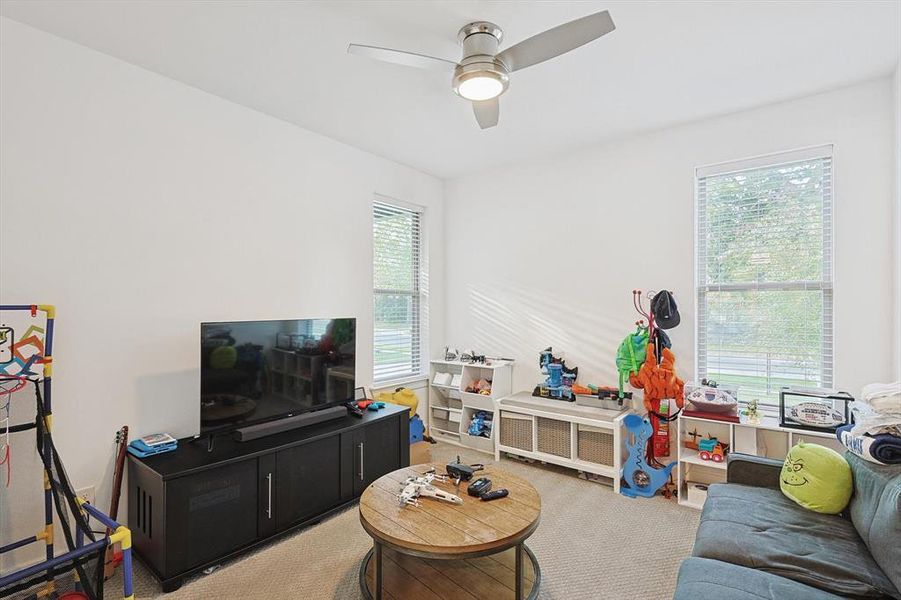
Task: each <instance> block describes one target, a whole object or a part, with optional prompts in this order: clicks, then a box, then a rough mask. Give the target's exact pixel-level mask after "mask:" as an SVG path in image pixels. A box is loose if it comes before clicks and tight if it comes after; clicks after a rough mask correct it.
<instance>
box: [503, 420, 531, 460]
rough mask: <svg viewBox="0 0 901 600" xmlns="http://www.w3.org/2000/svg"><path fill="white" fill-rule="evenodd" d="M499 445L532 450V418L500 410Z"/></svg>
mask: <svg viewBox="0 0 901 600" xmlns="http://www.w3.org/2000/svg"><path fill="white" fill-rule="evenodd" d="M501 445H502V446H508V447H510V448H519V449H520V450H527V451H529V452H531V451H532V418H531V417H525V418H523V417H522V416H519V415H515V413H508V412H504V411H501Z"/></svg>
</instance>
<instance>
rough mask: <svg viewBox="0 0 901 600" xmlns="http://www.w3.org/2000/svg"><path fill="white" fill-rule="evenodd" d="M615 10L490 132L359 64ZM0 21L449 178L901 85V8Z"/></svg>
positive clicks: (436, 96) (724, 6)
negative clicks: (879, 81)
mask: <svg viewBox="0 0 901 600" xmlns="http://www.w3.org/2000/svg"><path fill="white" fill-rule="evenodd" d="M603 9H608V10H610V13H611V15H612V16H613V19H614V21H615V23H616V25H617V29H616V31H614V32H613V33H611V34H609V35H608V36H605V37H604V38H601V39H600V40H597V41H595V42H593V43H591V44H588V45H587V46H584V47H582V48H579V49H577V50H575V51H573V52H571V53H570V54H567V55H565V56H562V57H559V58H557V59H554V60H552V61H548V62H546V63H543V64H540V65H537V66H534V67H531V68H529V69H526V70H523V71H520V72H517V73H514V74H513V76H512V80H511V85H510V89H509V90H508V91H507V93H506V94H504V96H502V97H501V117H500V124H499V125H498V127H495V128H493V129H488V130H484V131H483V130H480V129H479V127H478V126H477V125H476V122H475V120H474V118H473V116H472V111H471V109H470V107H469V105H468V103H466V102H465V101H463V100H461V99H460V98H458V97H456V96H455V95H454V94H453V92H452V91H451V89H450V81H449V77H444V76H443V75H441V74H439V73H433V72H427V71H419V70H417V69H411V68H408V67H402V66H398V65H392V64H387V63H380V62H376V61H372V60H368V59H365V58H362V57H359V56H351V55H348V54H347V53H346V51H345V50H346V48H347V44H348V43H349V42H357V43H362V44H371V45H376V46H387V47H393V48H398V49H403V50H409V51H414V52H419V53H423V54H430V55H433V56H438V57H444V58H448V59H452V60H458V59H459V58H460V47H459V46H458V45H457V39H456V36H457V30H458V29H459V28H460V27H461V26H462V25H464V24H466V23H467V22H469V21H473V20H489V21H493V22H495V23H497V24H499V25H500V26H501V27H502V28H503V29H504V31H505V35H506V39H505V42H504V43H502V45H501V47H502V48H504V47H507V46H509V45H511V44H513V43H515V42H518V41H520V40H522V39H524V38H526V37H528V36H531V35H533V34H535V33H538V32H540V31H543V30H545V29H548V28H550V27H553V26H555V25H558V24H560V23H563V22H566V21H569V20H572V19H575V18H578V17H580V16H583V15H586V14H589V13H592V12H595V11H598V10H603ZM0 14H3V15H4V16H7V17H9V18H12V19H15V20H17V21H20V22H23V23H26V24H29V25H32V26H34V27H37V28H39V29H43V30H45V31H48V32H51V33H54V34H57V35H59V36H61V37H65V38H68V39H70V40H72V41H75V42H78V43H80V44H83V45H85V46H89V47H91V48H94V49H97V50H100V51H102V52H105V53H107V54H110V55H112V56H116V57H119V58H121V59H124V60H126V61H129V62H131V63H134V64H137V65H140V66H142V67H145V68H147V69H150V70H152V71H155V72H157V73H161V74H163V75H166V76H168V77H171V78H173V79H176V80H179V81H182V82H184V83H187V84H189V85H192V86H195V87H197V88H200V89H202V90H206V91H208V92H211V93H213V94H216V95H218V96H221V97H223V98H227V99H229V100H232V101H234V102H237V103H239V104H243V105H245V106H248V107H251V108H254V109H256V110H259V111H262V112H264V113H268V114H270V115H273V116H276V117H279V118H281V119H284V120H286V121H289V122H292V123H296V124H297V125H300V126H302V127H305V128H307V129H311V130H313V131H317V132H320V133H322V134H325V135H327V136H330V137H332V138H335V139H338V140H341V141H343V142H347V143H349V144H352V145H354V146H358V147H360V148H363V149H365V150H369V151H371V152H374V153H376V154H380V155H383V156H386V157H388V158H391V159H394V160H396V161H398V162H401V163H405V164H408V165H411V166H413V167H416V168H418V169H421V170H423V171H426V172H429V173H432V174H435V175H438V176H441V177H452V176H455V175H459V174H463V173H467V172H471V171H477V170H483V169H486V168H490V167H493V166H496V165H500V164H505V163H510V162H515V161H517V160H521V159H526V158H532V157H535V156H540V155H546V154H555V153H560V152H563V151H566V150H567V149H570V148H574V147H578V146H584V145H586V144H590V143H597V142H600V141H603V140H608V139H611V138H616V137H622V136H625V135H628V134H632V133H636V132H639V131H645V130H650V129H656V128H660V127H663V126H667V125H672V124H676V123H680V122H686V121H691V120H695V119H700V118H705V117H709V116H712V115H717V114H724V113H728V112H733V111H736V110H741V109H745V108H749V107H753V106H757V105H761V104H767V103H772V102H776V101H780V100H785V99H789V98H793V97H798V96H803V95H806V94H810V93H815V92H818V91H822V90H826V89H830V88H835V87H840V86H842V85H845V84H848V83H852V82H855V81H861V80H864V79H870V78H874V77H878V76H882V75H887V74H889V73H890V72H891V71H892V70H893V69H894V67H895V65H896V64H897V62H898V60H899V54H901V50H899V48H901V34H899V30H901V0H883V1H871V2H862V1H861V2H839V1H831V2H830V1H821V2H811V1H806V2H805V1H799V2H789V1H783V2H775V1H769V2H768V1H760V2H717V3H713V2H594V1H592V2H587V1H586V2H563V1H558V2H489V1H440V2H439V1H431V2H413V1H400V2H387V1H359V2H356V1H355V2H337V1H332V2H310V1H306V2H286V1H274V2H272V1H230V2H225V1H222V2H215V1H205V2H201V1H187V0H184V1H168V2H160V1H156V0H131V1H128V2H110V1H106V0H30V1H22V0H3V1H2V5H0Z"/></svg>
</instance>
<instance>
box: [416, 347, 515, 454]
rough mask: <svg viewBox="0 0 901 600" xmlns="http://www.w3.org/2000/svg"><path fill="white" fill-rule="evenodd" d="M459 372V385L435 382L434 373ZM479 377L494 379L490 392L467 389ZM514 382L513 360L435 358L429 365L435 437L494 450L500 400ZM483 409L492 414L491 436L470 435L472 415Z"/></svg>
mask: <svg viewBox="0 0 901 600" xmlns="http://www.w3.org/2000/svg"><path fill="white" fill-rule="evenodd" d="M438 373H450V374H451V375H459V383H458V385H446V384H443V383H437V384H436V383H435V375H437V374H438ZM480 379H487V380H488V381H491V394H489V395H485V394H473V393H470V392H467V391H466V389H467V388H468V387H469V386H471V385H472V384H473V383H474V382H476V381H478V380H480ZM512 385H513V361H507V360H504V361H501V360H495V361H491V362H490V364H481V363H467V362H461V361H456V360H455V361H448V360H433V361H431V363H430V368H429V398H428V405H429V407H428V411H427V414H428V422H427V423H426V425H428V428H429V434H430V435H431V436H432V437H433V438H435V439H436V440H441V441H443V442H448V443H450V444H455V445H458V446H465V447H467V448H472V449H474V450H478V451H480V452H487V453H489V454H494V450H495V445H496V443H497V442H496V437H497V427H498V418H499V415H498V410H497V402H498V400H500V399H501V398H504V397H506V396H509V395H510V394H511V392H512ZM480 410H484V411H486V412H489V413H491V415H492V426H491V436H490V437H483V436H473V435H469V431H468V430H469V423H470V421H471V420H472V416H473V415H474V414H475V413H476V412H478V411H480Z"/></svg>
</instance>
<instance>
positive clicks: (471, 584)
mask: <svg viewBox="0 0 901 600" xmlns="http://www.w3.org/2000/svg"><path fill="white" fill-rule="evenodd" d="M433 466H434V467H435V468H436V469H437V470H438V472H439V473H441V472H443V470H444V465H438V464H435V465H416V466H412V467H408V468H406V469H400V470H398V471H394V472H393V473H389V474H388V475H385V476H383V477H381V478H379V479H378V480H376V481H375V482H374V483H373V484H372V485H370V486H369V487H368V488H366V491H364V492H363V496H362V497H361V498H360V522H361V523H362V524H363V528H364V529H365V530H366V532H367V533H368V534H369V535H370V536H372V540H373V548H372V550H370V551H369V553H368V554H366V557H365V558H364V559H363V563H362V564H361V565H360V589H361V591H362V593H363V596H364V597H365V598H367V599H371V598H375V599H376V600H381V598H383V597H387V598H394V599H396V600H403V599H408V598H416V599H428V600H444V599H450V598H460V597H463V596H466V595H467V594H466V593H465V592H469V594H470V595H472V596H475V597H477V598H492V599H508V598H512V599H516V600H520V599H522V598H529V599H530V600H531V599H534V598H536V597H537V596H538V588H539V585H540V581H541V571H540V569H539V567H538V561H537V559H536V558H535V555H534V554H532V551H531V550H529V548H528V547H526V545H525V540H526V539H527V538H528V537H529V536H530V535H532V533H533V532H534V531H535V529H536V528H537V527H538V521H539V517H540V515H541V498H540V497H539V496H538V492H537V491H536V490H535V488H534V487H533V486H532V485H531V484H530V483H529V482H527V481H525V480H524V479H520V478H519V477H516V476H514V475H511V474H509V473H507V472H505V471H502V470H500V469H497V468H495V467H494V466H493V465H487V466H486V467H485V470H484V471H479V472H478V476H480V477H482V476H484V477H488V478H489V479H491V481H492V484H493V485H492V489H500V488H507V489H508V490H509V491H510V495H509V496H507V497H506V498H501V499H498V500H492V501H490V502H483V501H482V500H480V499H478V498H474V497H471V496H469V495H467V493H466V486H467V485H468V483H467V482H462V483H461V484H460V486H459V489H458V488H457V486H455V485H454V483H453V482H447V483H439V482H435V485H436V487H440V488H442V489H444V490H446V491H448V492H451V493H454V494H456V495H458V496H460V497H461V498H462V499H463V504H461V505H456V504H450V503H447V502H443V501H441V500H436V499H434V498H423V499H422V500H421V506H401V504H400V503H399V501H398V498H397V496H398V493H399V492H400V491H401V489H403V483H404V481H405V480H406V479H407V478H408V477H413V476H418V475H422V474H423V473H425V472H426V471H427V470H428V469H430V468H431V467H433ZM525 559H528V560H525Z"/></svg>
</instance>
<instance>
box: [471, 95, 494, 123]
mask: <svg viewBox="0 0 901 600" xmlns="http://www.w3.org/2000/svg"><path fill="white" fill-rule="evenodd" d="M500 110H501V103H500V102H499V100H498V98H492V99H491V100H480V101H473V103H472V112H474V113H475V114H476V121H478V122H479V127H481V128H482V129H488V128H489V127H494V126H495V125H497V120H498V118H499V117H500Z"/></svg>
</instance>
